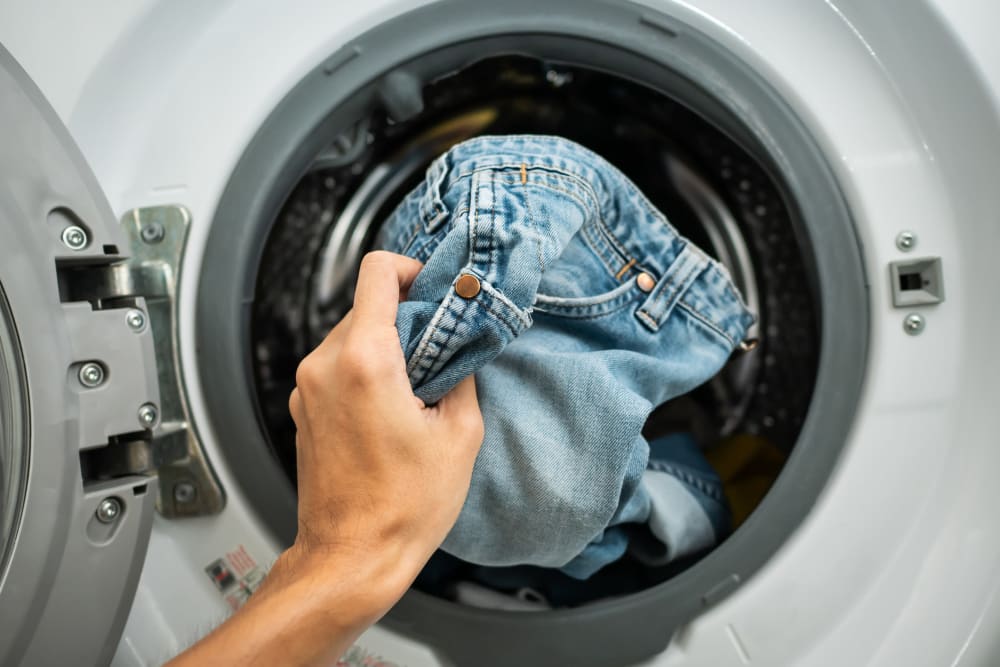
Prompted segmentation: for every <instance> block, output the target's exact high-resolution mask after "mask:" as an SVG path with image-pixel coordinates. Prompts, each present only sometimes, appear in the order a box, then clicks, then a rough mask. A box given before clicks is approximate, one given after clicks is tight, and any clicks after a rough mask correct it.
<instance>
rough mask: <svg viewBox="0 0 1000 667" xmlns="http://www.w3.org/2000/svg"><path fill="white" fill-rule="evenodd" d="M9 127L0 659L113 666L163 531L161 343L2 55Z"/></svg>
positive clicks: (3, 208)
mask: <svg viewBox="0 0 1000 667" xmlns="http://www.w3.org/2000/svg"><path fill="white" fill-rule="evenodd" d="M0 128H2V129H0V133H2V135H3V137H2V139H0V664H3V665H17V664H26V665H60V664H80V665H96V664H106V663H108V662H109V661H110V659H111V656H112V654H113V652H114V650H115V647H116V646H117V644H118V640H119V637H120V635H121V631H122V628H123V626H124V623H125V619H126V616H127V613H128V610H129V607H130V606H131V602H132V597H133V595H134V592H135V586H136V583H137V581H138V577H139V571H140V569H141V566H142V562H143V558H144V557H145V551H146V545H147V543H148V540H149V533H150V528H151V526H152V518H153V508H154V498H155V497H156V493H155V491H156V479H155V477H153V476H151V475H149V474H141V473H143V472H145V471H148V470H149V469H150V468H151V464H152V463H153V458H152V457H150V456H149V455H150V454H151V453H152V450H151V449H149V447H148V444H149V442H150V440H151V434H152V430H151V429H152V428H153V427H155V426H157V425H158V421H159V417H158V404H159V392H158V389H157V383H156V372H155V362H154V356H153V341H152V333H151V328H150V327H149V326H147V323H146V319H147V317H146V314H145V302H144V300H143V299H142V298H140V297H137V296H135V295H134V292H132V295H131V296H129V294H130V292H131V283H130V281H129V280H127V278H128V276H129V275H130V274H128V273H126V272H124V271H122V267H123V266H125V262H124V259H125V258H124V257H123V256H122V255H121V254H120V253H119V248H125V246H124V235H123V234H122V233H121V231H120V230H119V227H118V225H117V223H116V221H115V219H114V217H113V216H112V214H111V210H110V207H109V206H108V204H107V202H106V200H105V198H104V195H103V194H102V193H101V191H100V188H98V186H97V182H96V180H95V178H94V176H93V174H92V173H91V172H90V170H89V169H88V167H87V165H86V164H85V162H84V160H83V156H82V155H81V153H80V152H79V150H78V149H77V147H76V145H75V144H74V143H73V141H72V139H71V138H70V136H69V133H68V132H67V131H66V129H65V127H64V126H63V125H62V123H61V122H60V120H59V119H58V117H57V116H56V114H55V112H54V111H53V110H52V109H51V107H50V106H49V104H48V103H47V102H46V101H45V99H44V98H43V97H42V95H41V93H40V92H39V90H38V89H37V88H36V87H35V85H34V84H33V83H32V82H31V81H30V80H29V79H28V77H27V75H26V74H25V73H24V71H23V70H22V69H21V68H20V67H19V66H18V65H17V63H16V62H15V61H14V60H13V58H12V57H11V56H10V54H9V53H8V52H7V51H5V50H4V49H3V48H2V47H0Z"/></svg>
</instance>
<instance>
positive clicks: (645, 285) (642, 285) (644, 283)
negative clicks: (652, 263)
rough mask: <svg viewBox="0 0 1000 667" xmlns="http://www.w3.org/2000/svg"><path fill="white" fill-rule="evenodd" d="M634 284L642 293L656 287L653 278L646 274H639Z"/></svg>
mask: <svg viewBox="0 0 1000 667" xmlns="http://www.w3.org/2000/svg"><path fill="white" fill-rule="evenodd" d="M635 284H636V285H638V286H639V289H641V290H642V291H643V292H648V291H650V290H651V289H653V288H654V287H656V281H655V280H653V276H651V275H649V274H648V273H640V274H639V277H638V278H636V279H635Z"/></svg>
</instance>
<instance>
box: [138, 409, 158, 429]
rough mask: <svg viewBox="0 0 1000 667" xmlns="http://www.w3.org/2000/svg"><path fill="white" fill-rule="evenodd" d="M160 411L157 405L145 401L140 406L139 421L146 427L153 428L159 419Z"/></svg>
mask: <svg viewBox="0 0 1000 667" xmlns="http://www.w3.org/2000/svg"><path fill="white" fill-rule="evenodd" d="M159 417H160V413H159V412H158V411H157V409H156V406H155V405H153V404H152V403H143V404H142V405H141V406H140V407H139V423H140V424H142V425H143V427H144V428H153V427H154V426H156V420H157V419H159Z"/></svg>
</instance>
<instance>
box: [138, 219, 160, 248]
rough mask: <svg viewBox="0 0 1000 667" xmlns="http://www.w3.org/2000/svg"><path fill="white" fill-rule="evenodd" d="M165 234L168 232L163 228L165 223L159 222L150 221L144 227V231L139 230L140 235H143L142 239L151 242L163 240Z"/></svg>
mask: <svg viewBox="0 0 1000 667" xmlns="http://www.w3.org/2000/svg"><path fill="white" fill-rule="evenodd" d="M165 234H166V232H165V231H164V229H163V225H161V224H160V223H158V222H151V223H149V224H148V225H146V226H145V227H143V228H142V231H140V232H139V236H141V237H142V240H143V241H145V242H146V243H149V244H153V243H159V242H160V241H162V240H163V237H164V235H165Z"/></svg>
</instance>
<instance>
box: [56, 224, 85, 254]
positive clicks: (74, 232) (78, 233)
mask: <svg viewBox="0 0 1000 667" xmlns="http://www.w3.org/2000/svg"><path fill="white" fill-rule="evenodd" d="M87 240H88V239H87V232H86V231H84V229H83V227H78V226H77V225H70V226H69V227H67V228H66V229H64V230H63V231H62V242H63V245H65V246H66V247H67V248H69V249H70V250H83V249H84V248H86V247H87Z"/></svg>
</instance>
